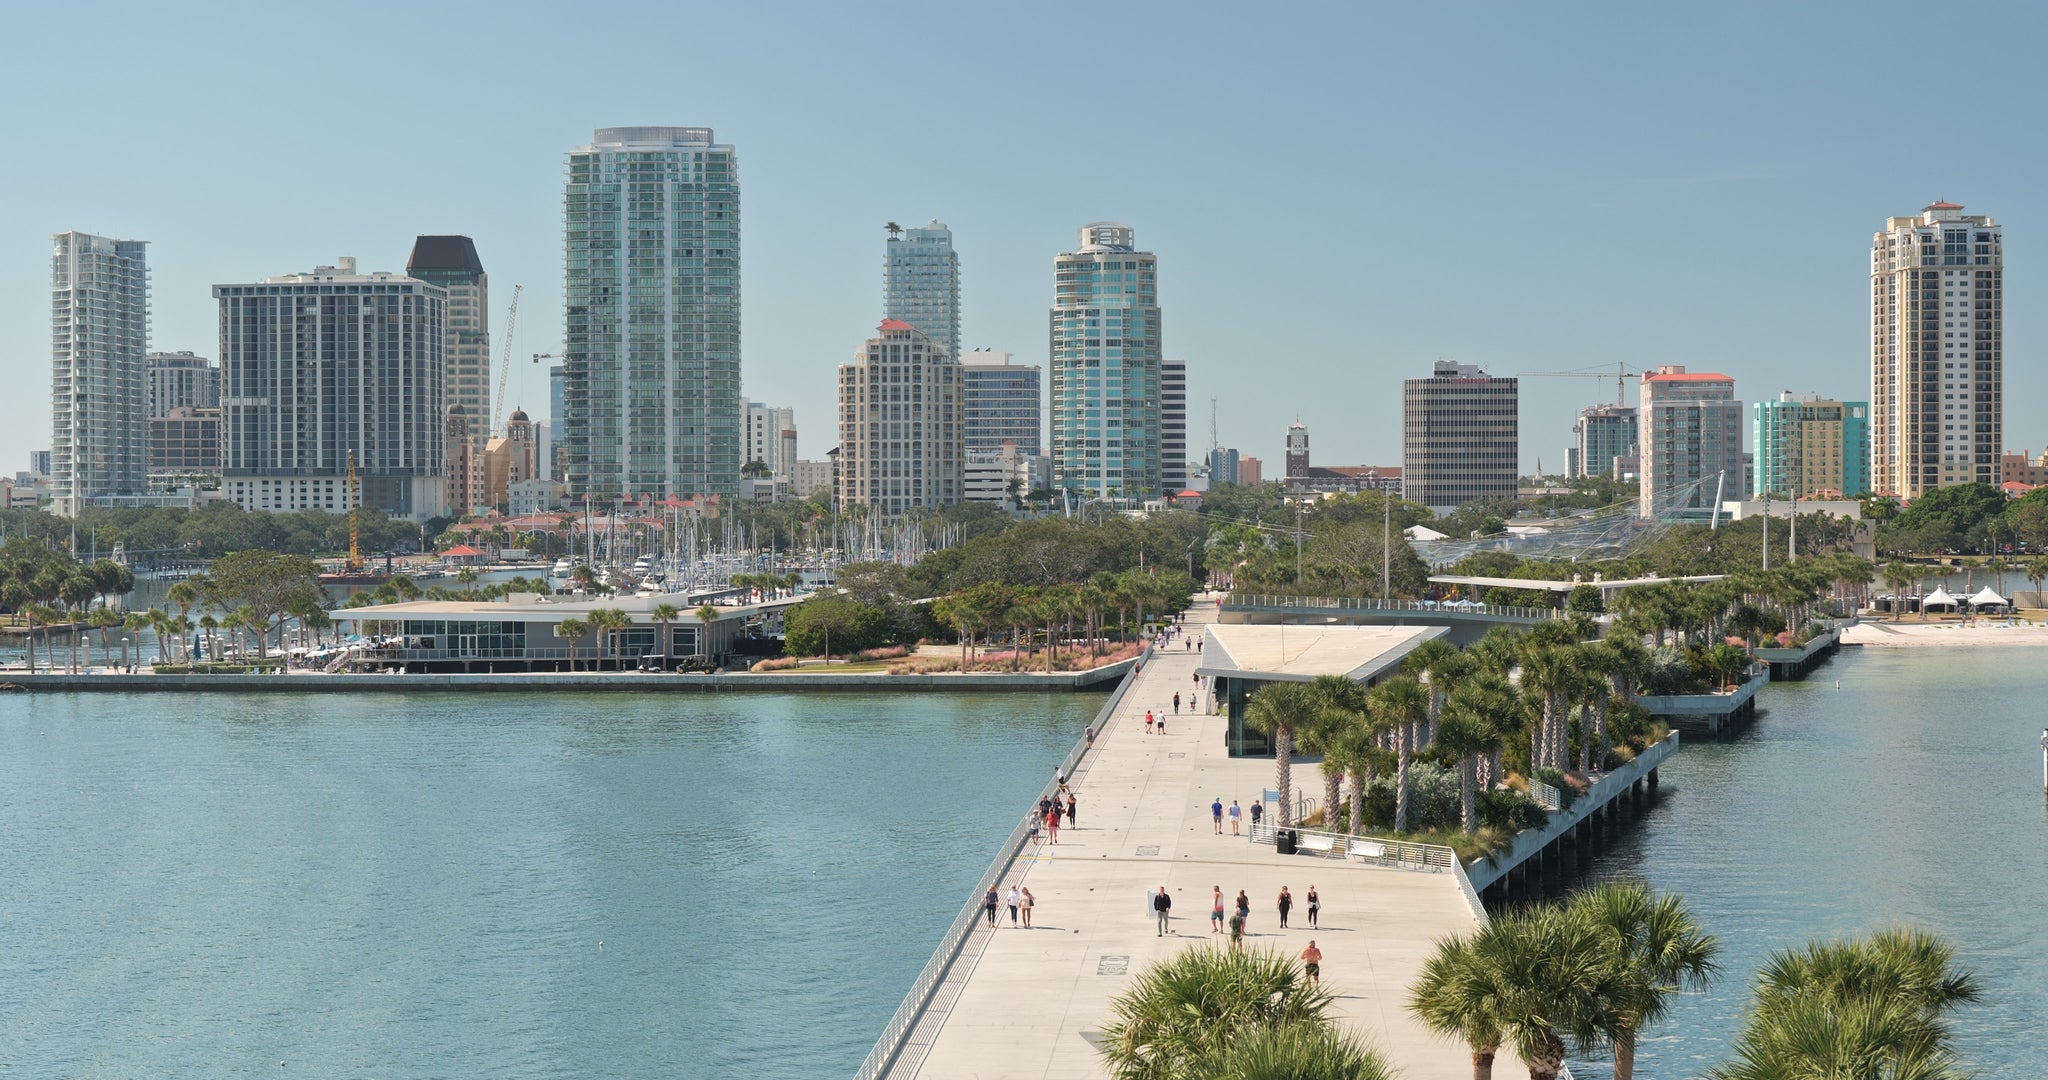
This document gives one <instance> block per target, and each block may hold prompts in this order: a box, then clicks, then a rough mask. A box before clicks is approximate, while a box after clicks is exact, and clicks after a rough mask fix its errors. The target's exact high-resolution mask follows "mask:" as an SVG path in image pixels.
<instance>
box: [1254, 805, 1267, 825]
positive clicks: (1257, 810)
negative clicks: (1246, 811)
mask: <svg viewBox="0 0 2048 1080" xmlns="http://www.w3.org/2000/svg"><path fill="white" fill-rule="evenodd" d="M1265 816H1266V802H1265V800H1263V799H1261V800H1259V801H1258V802H1255V803H1253V804H1252V828H1254V829H1256V828H1258V827H1259V819H1260V818H1262V817H1265Z"/></svg>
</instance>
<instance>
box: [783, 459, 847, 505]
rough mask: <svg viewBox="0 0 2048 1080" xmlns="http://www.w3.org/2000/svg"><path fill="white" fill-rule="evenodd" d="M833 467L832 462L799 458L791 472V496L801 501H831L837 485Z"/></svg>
mask: <svg viewBox="0 0 2048 1080" xmlns="http://www.w3.org/2000/svg"><path fill="white" fill-rule="evenodd" d="M833 467H834V466H833V464H832V462H830V461H805V460H803V459H801V458H799V459H798V460H797V462H796V464H795V465H793V466H791V468H790V470H789V491H790V494H792V495H794V496H796V497H797V498H799V499H812V498H821V497H822V498H825V499H828V500H829V499H831V498H832V496H833V494H834V492H833V487H834V486H835V484H836V481H835V480H834V479H833Z"/></svg>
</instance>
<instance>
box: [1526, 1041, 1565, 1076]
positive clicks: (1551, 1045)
mask: <svg viewBox="0 0 2048 1080" xmlns="http://www.w3.org/2000/svg"><path fill="white" fill-rule="evenodd" d="M1563 1068H1564V1043H1563V1042H1561V1041H1559V1039H1558V1038H1557V1036H1555V1035H1552V1036H1550V1037H1549V1038H1548V1039H1547V1040H1545V1042H1544V1045H1543V1047H1542V1049H1540V1050H1538V1051H1537V1052H1536V1053H1534V1054H1531V1055H1530V1056H1529V1080H1557V1074H1558V1072H1559V1071H1561V1070H1562V1069H1563Z"/></svg>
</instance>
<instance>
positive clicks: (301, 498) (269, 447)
mask: <svg viewBox="0 0 2048 1080" xmlns="http://www.w3.org/2000/svg"><path fill="white" fill-rule="evenodd" d="M213 295H214V298H215V299H217V300H218V301H219V302H220V357H221V488H222V491H223V493H224V494H225V495H226V496H227V497H228V498H229V499H231V500H233V501H234V502H235V503H236V504H237V505H239V506H241V507H242V508H243V509H246V510H286V511H289V510H325V511H328V512H330V513H341V512H345V511H346V510H347V509H348V508H349V506H350V505H351V504H352V499H351V496H350V493H349V488H348V471H349V456H350V454H351V452H353V454H354V457H355V473H356V485H357V486H356V495H355V497H354V498H355V500H356V501H360V503H361V504H362V505H366V506H376V507H381V508H383V509H384V510H385V511H386V512H388V513H389V514H391V516H393V517H402V518H406V519H408V520H411V521H414V522H420V523H424V522H425V521H426V520H427V519H428V518H432V517H438V516H440V514H441V513H442V512H443V510H444V508H445V506H444V504H445V500H446V498H447V495H448V493H447V491H446V489H445V488H444V486H443V463H444V460H445V450H446V446H445V444H444V442H443V439H444V437H445V435H444V423H445V422H446V419H447V413H449V412H453V411H455V410H459V409H460V408H461V407H460V406H454V407H453V408H452V409H445V410H444V407H443V405H442V399H443V393H444V391H443V382H442V380H443V378H444V377H445V374H446V368H445V366H444V360H443V349H444V348H445V347H446V343H447V338H446V327H445V326H444V325H443V323H442V320H443V319H444V317H445V314H446V308H447V293H446V292H445V291H444V290H443V289H442V288H441V287H440V286H439V285H434V284H431V283H429V282H425V281H421V280H419V279H417V278H410V277H406V276H405V275H403V274H392V273H372V274H359V273H357V272H356V263H355V260H354V259H349V258H344V259H340V260H338V261H337V263H336V265H334V266H320V267H315V268H314V269H313V271H312V272H311V273H306V274H286V275H283V276H281V277H274V278H270V279H268V280H266V281H260V282H252V283H250V284H246V285H215V286H214V287H213ZM457 509H462V510H466V509H468V507H458V508H457Z"/></svg>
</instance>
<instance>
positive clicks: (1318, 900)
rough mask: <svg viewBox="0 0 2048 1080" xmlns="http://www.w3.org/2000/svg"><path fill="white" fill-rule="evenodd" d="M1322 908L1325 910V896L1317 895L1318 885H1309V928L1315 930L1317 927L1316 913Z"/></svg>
mask: <svg viewBox="0 0 2048 1080" xmlns="http://www.w3.org/2000/svg"><path fill="white" fill-rule="evenodd" d="M1322 910H1323V898H1322V897H1320V896H1317V895H1316V887H1315V886H1313V885H1311V886H1309V887H1308V928H1309V929H1311V930H1314V929H1316V914H1317V913H1318V912H1320V911H1322ZM1309 944H1311V945H1313V944H1315V942H1313V941H1311V942H1309Z"/></svg>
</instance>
